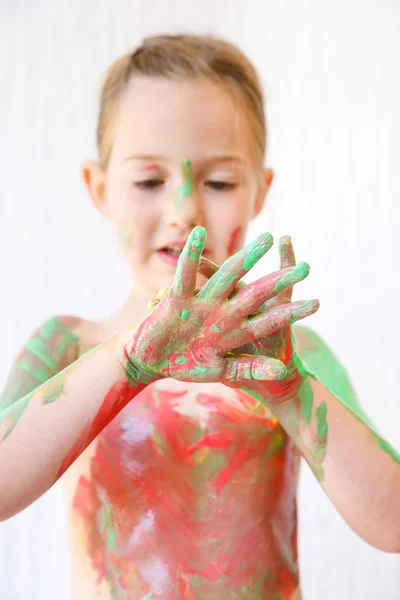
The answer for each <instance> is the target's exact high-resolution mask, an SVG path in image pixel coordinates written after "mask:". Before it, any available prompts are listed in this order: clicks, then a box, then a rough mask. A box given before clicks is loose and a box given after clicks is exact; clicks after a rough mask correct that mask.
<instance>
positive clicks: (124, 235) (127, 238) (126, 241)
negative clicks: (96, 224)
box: [118, 223, 132, 248]
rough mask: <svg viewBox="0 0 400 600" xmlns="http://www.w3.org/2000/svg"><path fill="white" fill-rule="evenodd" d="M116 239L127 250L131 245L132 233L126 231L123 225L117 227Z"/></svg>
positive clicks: (126, 228)
mask: <svg viewBox="0 0 400 600" xmlns="http://www.w3.org/2000/svg"><path fill="white" fill-rule="evenodd" d="M118 237H119V239H120V242H121V244H122V245H123V246H124V248H129V247H130V246H131V245H132V233H131V232H130V231H129V230H128V227H127V226H126V224H125V223H121V224H120V225H119V227H118Z"/></svg>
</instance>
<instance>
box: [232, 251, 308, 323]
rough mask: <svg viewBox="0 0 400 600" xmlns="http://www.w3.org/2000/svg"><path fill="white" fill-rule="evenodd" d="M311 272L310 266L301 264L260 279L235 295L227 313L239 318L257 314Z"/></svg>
mask: <svg viewBox="0 0 400 600" xmlns="http://www.w3.org/2000/svg"><path fill="white" fill-rule="evenodd" d="M309 272H310V267H309V265H308V264H307V263H305V262H301V263H299V264H298V265H296V266H294V267H290V268H288V269H284V270H283V271H276V272H275V273H270V274H269V275H265V276H264V277H260V279H257V280H256V281H254V282H253V283H249V284H248V285H246V286H244V287H243V288H242V289H241V290H239V291H237V292H236V293H235V295H234V297H233V299H232V300H231V301H230V302H229V304H228V307H227V310H226V313H227V314H228V315H232V316H233V315H234V316H235V317H239V318H241V317H245V316H247V315H250V314H252V313H255V312H256V311H257V310H258V309H259V308H261V306H262V305H263V304H264V302H266V301H268V300H270V299H271V298H274V297H275V296H277V295H278V294H281V293H282V292H283V291H284V290H286V289H287V288H289V287H292V286H293V285H295V284H296V283H299V281H302V280H303V279H305V278H306V277H307V275H308V274H309Z"/></svg>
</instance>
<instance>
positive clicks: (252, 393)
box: [240, 386, 265, 406]
mask: <svg viewBox="0 0 400 600" xmlns="http://www.w3.org/2000/svg"><path fill="white" fill-rule="evenodd" d="M240 389H241V390H243V391H244V392H246V393H247V394H250V396H253V398H255V399H256V400H258V401H259V402H261V404H263V405H264V406H265V400H264V398H263V397H262V396H261V394H259V393H258V392H256V391H254V390H252V389H251V388H248V387H244V386H240Z"/></svg>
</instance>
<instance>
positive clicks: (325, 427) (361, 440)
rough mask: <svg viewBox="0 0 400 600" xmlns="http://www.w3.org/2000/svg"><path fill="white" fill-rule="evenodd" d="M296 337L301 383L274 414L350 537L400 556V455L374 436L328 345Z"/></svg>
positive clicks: (311, 336) (309, 335)
mask: <svg viewBox="0 0 400 600" xmlns="http://www.w3.org/2000/svg"><path fill="white" fill-rule="evenodd" d="M296 329H297V333H296V334H295V339H296V342H297V344H296V345H297V349H298V354H299V355H300V357H301V359H302V361H303V365H302V367H301V366H300V369H304V371H303V373H302V374H303V378H304V379H303V383H302V385H301V386H300V388H299V390H298V393H297V394H296V395H294V396H293V398H292V399H291V400H289V401H287V402H284V403H282V404H278V405H276V406H274V407H273V409H272V410H273V412H274V414H275V416H276V417H277V418H278V419H279V421H280V423H281V425H282V426H283V427H284V429H285V430H286V432H287V433H288V434H289V435H290V436H291V437H292V439H293V440H294V442H295V444H296V446H297V447H298V449H299V451H300V452H301V453H302V455H303V456H304V458H305V459H306V460H307V462H308V464H309V465H310V467H311V469H312V470H313V472H314V474H315V475H316V477H317V479H318V480H319V482H320V483H321V485H322V487H323V488H324V490H325V492H326V493H327V495H328V496H329V498H330V499H331V501H332V502H333V504H334V505H335V507H336V508H337V510H338V511H339V512H340V514H341V515H342V517H343V518H344V519H345V520H346V522H347V523H348V524H349V525H350V526H351V527H352V529H353V530H354V531H355V532H356V533H358V534H359V535H360V536H361V537H362V538H363V539H364V540H365V541H367V542H368V543H370V544H372V545H373V546H375V547H377V548H379V549H380V550H383V551H386V552H400V455H399V453H398V452H396V450H395V449H394V448H393V447H392V446H391V445H390V444H389V443H388V442H386V441H385V440H384V439H383V438H382V437H381V436H380V435H379V434H378V433H377V431H376V429H375V428H374V426H373V425H372V423H371V421H370V420H369V418H368V417H367V415H366V414H365V412H364V411H363V410H362V408H361V406H360V404H359V402H358V400H357V397H356V395H355V393H354V391H353V389H352V386H351V383H350V380H349V378H348V376H347V373H346V371H345V369H344V368H343V366H342V365H341V364H340V363H339V361H338V360H337V359H336V357H335V356H334V355H333V353H332V352H331V351H330V349H329V348H328V347H327V346H326V344H325V343H324V342H323V340H322V339H321V338H320V337H319V336H317V335H316V334H315V333H314V332H312V331H310V330H309V329H306V328H304V327H301V328H296Z"/></svg>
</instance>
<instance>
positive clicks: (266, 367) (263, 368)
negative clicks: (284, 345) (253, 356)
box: [252, 357, 287, 379]
mask: <svg viewBox="0 0 400 600" xmlns="http://www.w3.org/2000/svg"><path fill="white" fill-rule="evenodd" d="M257 362H258V361H257ZM252 373H253V377H254V378H255V379H284V378H285V377H286V375H287V368H286V367H285V365H284V364H283V363H282V362H281V361H280V360H277V359H275V358H269V359H268V360H267V361H266V360H265V359H262V357H260V361H259V364H256V365H254V363H253V368H252Z"/></svg>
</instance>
